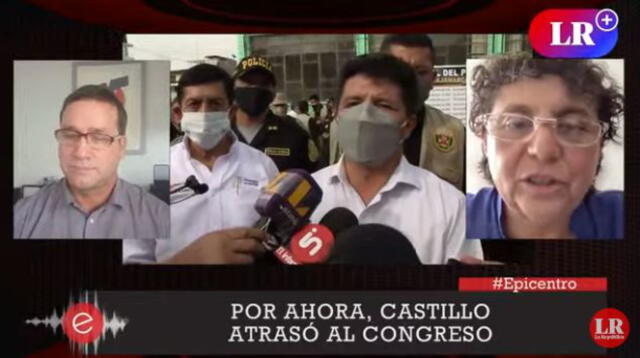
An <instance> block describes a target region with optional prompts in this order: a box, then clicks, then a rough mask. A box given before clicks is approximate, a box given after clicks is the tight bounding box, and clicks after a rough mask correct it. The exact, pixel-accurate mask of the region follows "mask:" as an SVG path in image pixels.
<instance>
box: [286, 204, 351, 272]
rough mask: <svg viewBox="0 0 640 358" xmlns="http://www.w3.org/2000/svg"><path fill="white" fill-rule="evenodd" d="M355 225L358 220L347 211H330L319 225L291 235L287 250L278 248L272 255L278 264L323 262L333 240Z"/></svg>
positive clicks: (331, 246)
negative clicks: (277, 260) (278, 261)
mask: <svg viewBox="0 0 640 358" xmlns="http://www.w3.org/2000/svg"><path fill="white" fill-rule="evenodd" d="M355 225H358V218H357V217H356V216H355V215H354V214H353V213H352V212H351V211H350V210H349V209H346V208H342V207H338V208H334V209H331V210H330V211H329V212H328V213H326V214H325V215H324V217H323V218H322V220H320V224H308V225H306V226H305V227H303V228H302V230H300V231H298V232H297V233H296V234H295V235H293V237H292V238H291V241H290V243H289V248H288V249H287V248H286V247H284V246H280V247H278V248H277V249H276V250H275V251H274V254H275V256H276V257H277V258H278V259H279V260H280V262H282V263H284V264H288V265H300V264H316V263H322V262H325V261H326V260H327V259H328V258H329V255H330V254H331V251H332V249H333V245H334V240H335V239H334V238H335V237H336V236H337V235H338V234H340V233H341V232H343V231H345V230H346V229H348V228H350V227H352V226H355Z"/></svg>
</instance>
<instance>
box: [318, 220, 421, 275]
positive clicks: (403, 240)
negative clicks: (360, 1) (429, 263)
mask: <svg viewBox="0 0 640 358" xmlns="http://www.w3.org/2000/svg"><path fill="white" fill-rule="evenodd" d="M328 263H331V264H347V265H396V266H403V265H421V262H420V258H419V257H418V254H417V253H416V250H415V249H414V247H413V245H412V244H411V242H410V241H409V239H407V237H406V236H404V235H403V234H402V233H401V232H399V231H398V230H396V229H394V228H392V227H389V226H386V225H382V224H364V225H357V226H353V227H351V228H349V229H347V230H345V231H344V232H342V233H341V234H339V235H337V236H336V240H335V246H334V247H333V252H332V253H331V256H330V257H329V260H328Z"/></svg>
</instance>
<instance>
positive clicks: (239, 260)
mask: <svg viewBox="0 0 640 358" xmlns="http://www.w3.org/2000/svg"><path fill="white" fill-rule="evenodd" d="M264 240H266V234H265V233H264V232H263V231H261V230H258V229H254V228H235V229H227V230H220V231H214V232H210V233H208V234H205V235H203V236H202V237H200V238H199V239H197V240H196V241H194V242H192V243H191V244H190V245H189V246H187V247H186V248H184V249H182V250H181V251H180V252H178V253H177V254H175V255H174V256H173V257H172V258H170V259H168V260H166V261H164V262H161V263H163V264H171V265H237V264H251V263H253V262H254V261H255V258H256V257H259V256H262V255H264V253H265V248H264V246H263V245H262V241H264Z"/></svg>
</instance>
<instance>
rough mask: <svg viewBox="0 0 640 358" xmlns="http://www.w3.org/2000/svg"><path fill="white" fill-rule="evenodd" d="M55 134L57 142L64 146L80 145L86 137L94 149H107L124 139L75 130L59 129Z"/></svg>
mask: <svg viewBox="0 0 640 358" xmlns="http://www.w3.org/2000/svg"><path fill="white" fill-rule="evenodd" d="M53 133H54V135H55V137H56V140H58V143H60V144H62V145H74V146H75V145H78V144H80V140H81V139H82V138H83V137H86V138H87V143H88V144H89V146H90V147H92V148H94V149H107V148H109V146H111V144H113V142H114V141H115V140H116V138H119V137H123V136H122V135H120V134H119V135H117V136H110V135H108V134H104V133H96V132H89V133H80V132H78V131H76V130H73V129H58V130H56V131H55V132H53Z"/></svg>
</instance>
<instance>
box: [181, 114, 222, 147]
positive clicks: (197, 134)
mask: <svg viewBox="0 0 640 358" xmlns="http://www.w3.org/2000/svg"><path fill="white" fill-rule="evenodd" d="M180 127H181V128H182V131H183V132H184V133H185V134H186V135H187V136H188V137H189V139H191V140H192V141H193V142H194V143H196V144H197V145H198V146H199V147H200V148H202V149H204V150H209V149H211V148H213V147H215V146H216V145H217V144H218V143H219V142H220V140H221V139H222V138H224V136H225V134H227V133H229V131H231V122H230V121H229V116H228V114H227V111H218V112H184V113H182V120H181V121H180Z"/></svg>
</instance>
